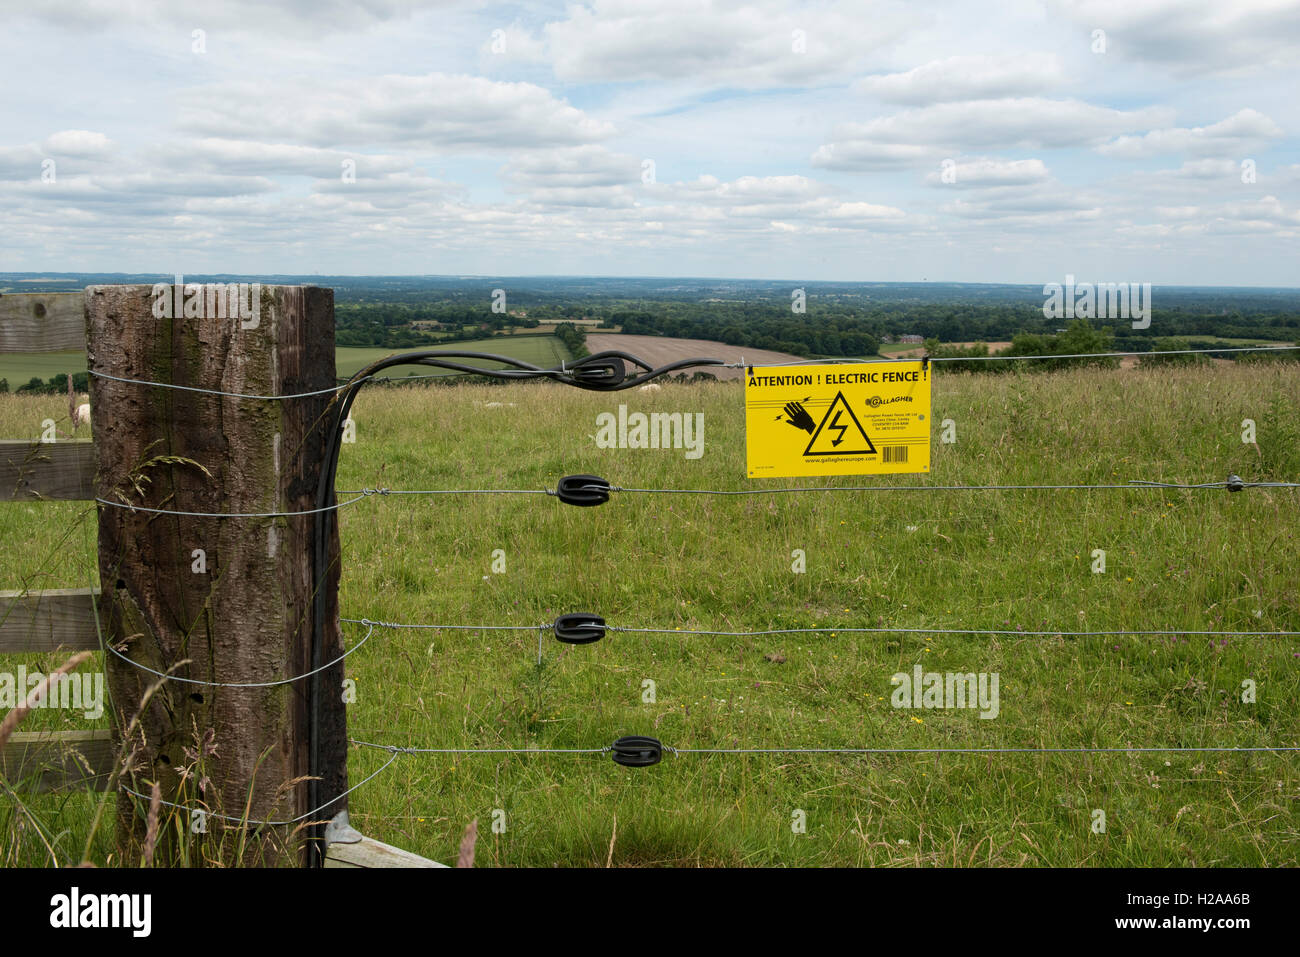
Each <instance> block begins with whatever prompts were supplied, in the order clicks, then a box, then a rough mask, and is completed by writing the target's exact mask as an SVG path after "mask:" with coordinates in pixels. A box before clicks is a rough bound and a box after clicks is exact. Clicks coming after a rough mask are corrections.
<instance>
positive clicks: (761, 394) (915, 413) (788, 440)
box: [745, 360, 930, 478]
mask: <svg viewBox="0 0 1300 957" xmlns="http://www.w3.org/2000/svg"><path fill="white" fill-rule="evenodd" d="M745 449H746V456H747V461H748V468H749V477H750V478H768V477H772V478H775V477H778V476H782V477H783V476H796V475H876V474H884V473H896V472H928V471H930V370H929V368H928V364H927V363H923V362H921V361H920V360H917V361H915V362H910V361H909V362H901V361H900V362H872V363H865V364H861V365H821V366H754V367H753V368H751V369H747V370H746V374H745Z"/></svg>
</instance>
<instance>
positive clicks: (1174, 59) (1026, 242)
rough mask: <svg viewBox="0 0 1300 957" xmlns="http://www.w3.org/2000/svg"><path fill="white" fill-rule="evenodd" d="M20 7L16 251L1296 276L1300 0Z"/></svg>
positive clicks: (6, 163)
mask: <svg viewBox="0 0 1300 957" xmlns="http://www.w3.org/2000/svg"><path fill="white" fill-rule="evenodd" d="M0 7H2V8H3V11H2V12H3V16H4V22H5V23H6V31H5V33H4V34H3V35H0V77H2V78H3V82H4V89H5V90H6V91H8V94H9V95H7V96H6V97H4V98H3V101H2V102H0V119H2V120H3V122H0V130H3V131H4V132H3V133H0V194H2V195H0V271H41V270H49V271H80V270H96V271H119V270H120V271H127V272H135V271H156V272H162V273H168V274H170V273H175V272H181V273H194V274H197V273H207V272H237V273H247V274H258V273H311V272H321V273H327V274H349V273H351V274H381V273H390V274H400V273H440V274H475V275H519V274H566V275H575V274H592V275H664V276H719V277H755V278H773V279H792V280H800V279H805V280H817V279H823V280H863V281H914V280H921V279H930V280H943V281H961V282H1026V283H1037V282H1051V281H1062V280H1063V279H1064V277H1065V276H1066V275H1067V274H1069V275H1073V276H1075V277H1076V278H1077V279H1079V280H1080V281H1100V282H1118V281H1129V282H1153V283H1160V284H1165V283H1176V284H1193V285H1197V284H1200V285H1218V284H1223V285H1283V286H1296V285H1300V281H1298V280H1297V269H1296V263H1297V262H1298V261H1300V257H1298V256H1297V253H1298V252H1300V248H1298V243H1297V237H1298V236H1300V161H1298V160H1300V157H1298V156H1297V150H1296V146H1297V136H1296V129H1297V126H1298V125H1300V97H1297V96H1296V95H1295V94H1296V90H1297V89H1300V82H1297V81H1298V80H1300V76H1298V75H1297V74H1298V73H1300V66H1298V64H1300V55H1298V54H1300V3H1298V2H1269V0H1234V2H1232V3H1202V2H1194V0H1184V2H1178V3H1171V2H1163V0H1162V2H1148V0H1124V2H1114V0H1084V2H1056V0H1035V2H1026V0H1006V2H991V3H984V2H958V3H944V2H934V3H892V2H889V3H875V2H852V3H818V2H810V3H792V2H768V0H748V2H735V3H733V2H722V0H717V2H689V3H688V2H681V0H663V2H656V3H653V4H649V3H644V2H634V0H588V2H585V3H570V4H563V3H521V4H496V3H486V2H478V3H475V2H461V3H449V2H420V0H368V2H365V3H349V2H343V0H320V2H310V0H293V2H282V3H261V2H251V0H249V2H245V0H237V2H227V3H216V2H202V3H189V4H185V3H169V2H164V0H136V2H131V3H123V2H108V0H79V2H67V0H49V2H46V3H44V4H40V5H32V4H28V3H16V2H9V0H2V2H0ZM353 174H354V175H353Z"/></svg>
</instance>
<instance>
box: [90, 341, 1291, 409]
mask: <svg viewBox="0 0 1300 957" xmlns="http://www.w3.org/2000/svg"><path fill="white" fill-rule="evenodd" d="M1297 350H1300V346H1231V347H1225V348H1222V349H1168V350H1158V351H1152V352H1078V353H1069V354H1064V355H1051V354H1043V355H1026V356H1006V355H992V356H916V357H902V358H857V357H848V356H838V357H836V356H832V357H828V358H822V359H795V360H791V361H788V362H759V363H755V362H745V361H744V359H743V356H742V358H741V361H739V362H734V361H729V360H726V359H711V358H696V359H682V360H679V361H677V362H673V363H670V364H668V365H666V366H661V367H660V368H658V369H652V368H651V367H650V366H649V365H647V364H646V363H644V362H642V361H641V360H639V359H635V358H633V357H631V356H628V355H627V354H626V353H621V352H618V351H617V350H609V351H607V352H601V353H597V355H598V356H601V357H606V356H611V355H619V356H620V357H625V358H627V359H629V360H631V361H633V362H634V364H635V365H637V366H639V367H641V368H642V369H643V370H646V371H647V372H652V373H653V374H652V375H649V376H648V377H647V378H657V377H658V376H660V375H664V374H666V373H668V372H671V371H673V370H675V369H679V368H694V367H696V366H717V367H718V368H723V369H751V368H753V367H754V366H755V365H759V366H763V367H765V368H777V367H793V366H801V365H844V364H850V365H853V364H857V365H874V364H879V363H898V362H917V361H921V360H925V361H927V362H1032V361H1035V360H1039V359H1115V358H1129V357H1137V358H1141V357H1143V356H1185V355H1217V354H1219V353H1225V352H1231V353H1258V352H1294V351H1297ZM426 355H431V356H433V357H435V358H436V357H438V356H446V357H448V358H472V359H481V360H491V361H495V362H501V363H504V364H505V365H507V366H508V367H509V368H508V369H487V368H482V367H480V366H470V365H465V364H463V363H451V362H426V361H423V360H422V359H420V358H411V357H413V356H415V357H423V356H426ZM395 358H398V359H402V360H404V361H400V362H388V361H387V360H381V361H382V362H383V363H384V364H383V366H382V368H390V367H391V366H395V365H436V366H438V367H439V368H446V369H449V370H452V371H451V372H443V373H437V374H433V375H410V376H406V377H387V378H378V377H376V376H375V375H374V373H369V374H367V375H365V376H361V375H360V374H358V375H357V376H354V377H353V378H351V379H348V380H346V381H345V382H342V383H340V384H339V385H335V386H332V387H330V388H328V389H315V390H313V391H310V392H290V393H285V394H284V395H260V394H257V393H252V392H227V391H223V390H221V389H205V388H200V387H198V386H188V385H177V384H175V383H173V382H154V381H152V380H150V379H131V378H126V377H123V376H115V375H110V374H109V373H107V372H101V371H99V370H96V369H90V370H89V372H90V374H91V375H92V376H95V377H96V378H98V379H109V380H111V381H113V382H122V383H127V384H130V385H143V386H151V387H153V388H158V389H175V390H179V391H183V392H197V393H201V394H205V395H216V396H223V397H227V398H233V399H262V400H268V401H278V400H281V399H305V398H310V397H312V396H317V395H328V394H330V393H340V392H344V391H348V390H350V389H353V388H355V387H356V386H357V385H358V384H360V383H361V382H406V381H410V380H417V379H442V378H448V377H449V376H450V375H481V376H487V377H489V378H510V379H536V378H553V379H561V378H562V377H563V376H564V375H565V374H568V373H571V372H573V371H574V369H575V368H577V367H578V366H579V365H580V363H581V362H582V361H583V360H579V361H578V362H577V363H574V366H573V368H569V367H567V365H566V364H565V363H561V366H560V368H558V369H557V368H549V369H547V368H543V367H541V366H535V365H533V364H532V363H528V362H524V361H522V360H519V359H515V358H513V357H511V356H500V355H493V354H491V353H482V352H453V351H450V350H427V351H424V352H415V353H402V354H400V355H398V356H396V357H395ZM586 358H594V357H593V356H588V357H586ZM373 365H376V364H372V366H369V367H367V368H373ZM363 371H364V370H363ZM503 373H505V374H503ZM643 381H646V378H641V377H638V381H636V382H634V383H632V384H633V385H639V384H640V383H641V382H643ZM624 388H630V386H625V387H624Z"/></svg>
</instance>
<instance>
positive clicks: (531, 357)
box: [0, 336, 572, 390]
mask: <svg viewBox="0 0 1300 957" xmlns="http://www.w3.org/2000/svg"><path fill="white" fill-rule="evenodd" d="M440 348H446V349H455V350H459V351H462V352H494V353H496V354H498V355H503V356H512V357H514V358H516V359H523V360H524V361H525V362H531V363H533V364H534V365H541V366H551V365H555V364H556V363H558V362H559V361H560V360H561V359H564V360H568V359H570V358H572V356H570V354H569V350H568V349H567V348H565V345H564V343H563V342H561V341H560V340H559V339H557V338H555V337H554V336H518V337H514V336H512V337H510V338H494V339H474V340H471V341H466V342H455V343H449V344H448V345H446V346H445V347H440ZM394 351H395V350H393V349H378V348H374V349H371V348H356V347H352V346H342V347H340V348H339V349H338V350H337V352H336V353H335V362H336V363H337V367H338V374H339V375H340V376H350V375H352V374H353V373H354V372H356V371H357V370H358V369H360V368H362V367H363V366H365V365H367V364H368V363H370V362H373V361H375V360H376V359H382V358H384V357H385V356H390V355H392V354H393V352H394ZM85 371H86V355H85V353H84V352H44V353H27V354H19V353H5V354H0V379H8V380H9V388H10V390H16V389H17V388H18V387H19V386H20V385H25V384H26V383H27V381H28V380H29V379H30V378H31V377H32V376H40V377H41V378H42V379H45V380H48V379H49V378H50V377H51V376H56V375H58V374H59V373H62V372H85ZM431 371H433V370H429V369H419V368H417V367H415V366H411V367H410V368H406V367H403V368H400V369H394V370H392V371H390V372H388V373H387V374H388V375H396V376H404V375H406V374H407V373H411V372H413V373H416V374H419V375H426V374H428V373H430V372H431Z"/></svg>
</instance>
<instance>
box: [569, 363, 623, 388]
mask: <svg viewBox="0 0 1300 957" xmlns="http://www.w3.org/2000/svg"><path fill="white" fill-rule="evenodd" d="M568 372H569V374H570V375H571V376H573V384H574V385H576V386H580V387H582V388H584V389H614V388H616V387H617V386H620V385H622V384H623V380H624V379H626V378H627V367H626V366H625V365H623V360H622V359H596V358H594V357H593V358H591V359H590V360H587V359H579V360H578V361H577V362H575V363H574V364H573V365H571V366H569V367H568Z"/></svg>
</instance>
